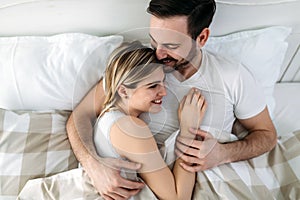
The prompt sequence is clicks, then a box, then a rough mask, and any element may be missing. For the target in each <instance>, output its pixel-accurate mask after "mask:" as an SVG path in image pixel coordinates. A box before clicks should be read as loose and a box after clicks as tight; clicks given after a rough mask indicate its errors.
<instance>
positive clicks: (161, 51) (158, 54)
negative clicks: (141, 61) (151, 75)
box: [155, 46, 168, 60]
mask: <svg viewBox="0 0 300 200" xmlns="http://www.w3.org/2000/svg"><path fill="white" fill-rule="evenodd" d="M155 53H156V57H157V59H158V60H162V59H164V58H166V57H167V55H168V53H167V51H166V50H165V49H164V48H162V47H159V46H158V47H157V48H156V52H155Z"/></svg>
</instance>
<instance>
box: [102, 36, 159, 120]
mask: <svg viewBox="0 0 300 200" xmlns="http://www.w3.org/2000/svg"><path fill="white" fill-rule="evenodd" d="M158 63H159V61H158V60H157V58H156V56H155V51H154V50H153V49H151V48H148V47H146V46H144V45H142V44H141V43H140V42H138V41H134V42H131V43H123V44H122V45H121V46H120V47H118V48H117V49H115V50H114V51H113V52H112V54H111V55H110V57H109V59H108V64H107V67H106V71H105V76H104V88H105V92H106V98H105V101H104V104H103V109H102V112H101V114H100V115H102V114H104V113H105V112H107V111H109V110H113V109H116V108H117V105H118V103H119V102H120V99H121V98H120V96H119V94H118V88H119V87H120V85H124V86H125V87H127V88H131V89H134V88H136V87H137V84H138V83H140V82H141V81H143V80H145V79H146V78H147V77H149V76H150V74H151V73H152V72H153V71H155V70H156V69H157V68H158V67H161V66H162V65H161V64H158Z"/></svg>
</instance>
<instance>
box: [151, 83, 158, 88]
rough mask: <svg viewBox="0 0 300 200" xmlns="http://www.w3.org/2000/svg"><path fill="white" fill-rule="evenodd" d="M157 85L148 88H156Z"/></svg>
mask: <svg viewBox="0 0 300 200" xmlns="http://www.w3.org/2000/svg"><path fill="white" fill-rule="evenodd" d="M156 87H157V84H154V85H151V86H150V87H149V88H156Z"/></svg>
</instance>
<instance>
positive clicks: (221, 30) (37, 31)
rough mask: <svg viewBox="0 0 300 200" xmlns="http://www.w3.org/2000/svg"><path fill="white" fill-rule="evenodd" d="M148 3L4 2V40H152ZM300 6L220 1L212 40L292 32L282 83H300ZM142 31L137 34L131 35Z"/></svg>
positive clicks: (0, 17) (283, 1)
mask: <svg viewBox="0 0 300 200" xmlns="http://www.w3.org/2000/svg"><path fill="white" fill-rule="evenodd" d="M148 3H149V0H84V1H82V0H2V1H0V36H1V37H4V36H20V35H53V34H58V33H65V32H82V33H88V34H92V35H98V36H103V35H110V34H122V35H125V38H127V39H132V38H134V39H139V40H147V39H148V34H147V29H144V27H148V24H149V15H148V14H147V13H146V8H147V6H148ZM299 10H300V0H263V1H261V0H217V13H216V15H215V18H214V22H213V24H212V25H211V30H212V35H214V36H217V35H225V34H228V33H233V32H237V31H241V30H249V29H257V28H262V27H267V26H273V25H284V26H289V27H292V28H293V32H292V34H291V35H290V37H289V38H288V42H289V48H288V52H287V54H286V59H285V61H284V64H283V68H282V72H281V76H280V78H279V81H300V51H299V47H300V46H299V44H300V12H299ZM133 29H138V31H137V30H136V31H132V30H133Z"/></svg>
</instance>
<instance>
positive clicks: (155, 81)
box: [128, 67, 166, 116]
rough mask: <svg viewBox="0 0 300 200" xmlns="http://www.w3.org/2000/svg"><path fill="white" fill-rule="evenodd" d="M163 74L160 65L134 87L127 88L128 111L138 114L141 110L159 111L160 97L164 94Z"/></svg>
mask: <svg viewBox="0 0 300 200" xmlns="http://www.w3.org/2000/svg"><path fill="white" fill-rule="evenodd" d="M164 80H165V74H164V72H163V69H162V67H159V68H157V70H155V71H154V72H152V74H151V75H150V76H149V77H148V78H147V79H145V80H143V81H142V82H140V83H139V84H138V86H137V88H135V89H130V90H129V93H130V94H129V99H128V106H129V113H130V114H131V115H135V116H139V115H140V114H141V113H143V112H152V113H157V112H159V111H161V109H162V108H161V104H162V97H163V96H165V95H166V89H165V85H164Z"/></svg>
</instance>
